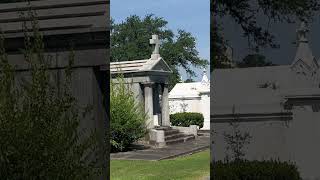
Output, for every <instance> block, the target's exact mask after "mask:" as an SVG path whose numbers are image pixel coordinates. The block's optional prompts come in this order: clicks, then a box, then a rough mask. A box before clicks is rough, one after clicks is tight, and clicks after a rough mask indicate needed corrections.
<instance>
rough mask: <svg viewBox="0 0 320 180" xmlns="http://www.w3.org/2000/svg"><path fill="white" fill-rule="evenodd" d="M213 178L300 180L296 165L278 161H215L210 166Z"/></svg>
mask: <svg viewBox="0 0 320 180" xmlns="http://www.w3.org/2000/svg"><path fill="white" fill-rule="evenodd" d="M211 176H212V178H213V179H214V180H258V179H259V180H301V177H300V173H299V172H298V169H297V167H296V165H294V164H291V163H289V162H280V161H273V160H270V161H244V160H241V161H233V162H222V161H217V162H215V163H214V164H213V165H212V166H211Z"/></svg>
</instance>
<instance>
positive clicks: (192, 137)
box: [166, 135, 195, 145]
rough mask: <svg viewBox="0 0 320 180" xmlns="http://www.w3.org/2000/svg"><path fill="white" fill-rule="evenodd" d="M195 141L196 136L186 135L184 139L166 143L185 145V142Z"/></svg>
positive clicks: (180, 138)
mask: <svg viewBox="0 0 320 180" xmlns="http://www.w3.org/2000/svg"><path fill="white" fill-rule="evenodd" d="M193 139H195V137H194V135H184V136H182V137H179V138H175V139H171V140H168V141H166V145H171V144H177V143H183V142H186V141H189V140H193Z"/></svg>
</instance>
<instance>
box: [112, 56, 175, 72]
mask: <svg viewBox="0 0 320 180" xmlns="http://www.w3.org/2000/svg"><path fill="white" fill-rule="evenodd" d="M110 71H111V74H126V73H141V72H155V73H156V72H160V73H171V72H172V70H171V69H170V67H169V65H168V64H167V63H166V62H165V61H164V60H163V59H162V58H161V57H160V58H158V59H157V60H154V59H143V60H134V61H121V62H112V63H110Z"/></svg>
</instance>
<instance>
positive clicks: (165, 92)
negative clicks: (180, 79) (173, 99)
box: [161, 84, 170, 126]
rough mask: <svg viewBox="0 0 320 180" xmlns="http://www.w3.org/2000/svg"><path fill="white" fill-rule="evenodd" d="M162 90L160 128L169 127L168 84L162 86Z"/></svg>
mask: <svg viewBox="0 0 320 180" xmlns="http://www.w3.org/2000/svg"><path fill="white" fill-rule="evenodd" d="M162 90H163V91H162V106H161V108H162V111H161V112H162V115H161V117H162V126H170V115H169V89H168V84H163V87H162Z"/></svg>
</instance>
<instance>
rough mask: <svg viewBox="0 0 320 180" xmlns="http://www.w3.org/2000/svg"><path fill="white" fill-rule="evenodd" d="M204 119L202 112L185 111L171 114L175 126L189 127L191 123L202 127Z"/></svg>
mask: <svg viewBox="0 0 320 180" xmlns="http://www.w3.org/2000/svg"><path fill="white" fill-rule="evenodd" d="M203 120H204V118H203V115H202V114H201V113H194V112H183V113H175V114H171V115H170V121H171V124H172V125H173V126H183V127H189V126H190V125H197V126H199V127H200V128H202V127H203Z"/></svg>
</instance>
